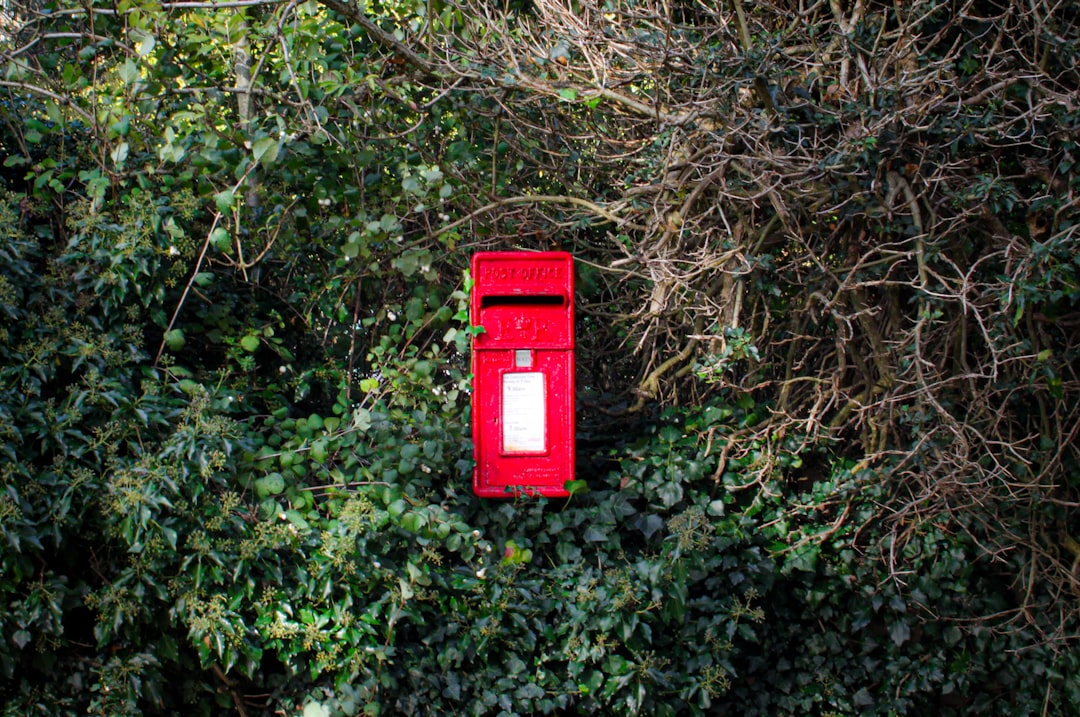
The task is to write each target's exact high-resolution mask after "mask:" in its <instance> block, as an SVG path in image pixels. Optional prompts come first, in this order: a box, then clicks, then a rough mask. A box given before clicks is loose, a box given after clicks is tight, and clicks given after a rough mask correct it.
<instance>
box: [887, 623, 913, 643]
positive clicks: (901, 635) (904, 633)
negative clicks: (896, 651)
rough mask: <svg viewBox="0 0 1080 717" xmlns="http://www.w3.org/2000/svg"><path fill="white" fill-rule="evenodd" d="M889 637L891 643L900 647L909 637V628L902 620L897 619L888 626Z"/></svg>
mask: <svg viewBox="0 0 1080 717" xmlns="http://www.w3.org/2000/svg"><path fill="white" fill-rule="evenodd" d="M889 637H890V638H892V641H893V644H895V645H896V646H897V647H900V646H901V645H903V644H904V643H905V642H907V641H908V638H910V637H911V628H909V627H908V624H907V623H906V622H904V621H903V620H897V621H896V622H894V623H893V624H892V625H890V626H889Z"/></svg>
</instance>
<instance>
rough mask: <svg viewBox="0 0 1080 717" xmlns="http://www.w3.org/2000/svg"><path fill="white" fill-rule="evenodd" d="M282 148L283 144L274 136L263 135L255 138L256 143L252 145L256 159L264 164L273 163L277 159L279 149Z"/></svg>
mask: <svg viewBox="0 0 1080 717" xmlns="http://www.w3.org/2000/svg"><path fill="white" fill-rule="evenodd" d="M280 149H281V145H280V144H279V143H278V141H277V140H276V139H274V138H273V137H263V138H261V139H257V140H255V143H254V144H252V146H251V151H252V153H253V154H254V155H255V161H256V162H261V163H262V164H264V165H266V164H273V162H274V160H275V159H277V156H278V151H279V150H280Z"/></svg>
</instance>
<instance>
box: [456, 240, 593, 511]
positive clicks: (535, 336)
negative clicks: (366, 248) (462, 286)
mask: <svg viewBox="0 0 1080 717" xmlns="http://www.w3.org/2000/svg"><path fill="white" fill-rule="evenodd" d="M472 277H473V287H472V302H471V306H470V309H471V311H470V320H471V322H472V324H473V325H474V326H482V327H483V328H484V331H483V332H481V333H479V334H477V335H476V337H475V338H474V340H473V346H472V371H473V393H472V427H473V452H474V457H475V459H476V470H475V472H474V474H473V491H474V492H475V493H476V494H477V495H478V496H481V497H485V498H496V497H512V496H514V495H517V494H519V493H525V494H529V495H541V496H549V497H558V496H565V495H568V493H567V491H566V488H565V487H564V486H565V484H566V482H567V481H569V480H573V479H574V261H573V258H572V257H571V256H570V254H567V253H566V252H543V253H530V252H480V253H477V254H475V255H474V256H473V259H472Z"/></svg>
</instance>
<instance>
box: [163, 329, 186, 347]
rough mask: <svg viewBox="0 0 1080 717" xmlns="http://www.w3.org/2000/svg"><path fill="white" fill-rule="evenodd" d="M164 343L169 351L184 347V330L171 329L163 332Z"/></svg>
mask: <svg viewBox="0 0 1080 717" xmlns="http://www.w3.org/2000/svg"><path fill="white" fill-rule="evenodd" d="M165 345H166V346H168V347H169V350H170V351H179V350H180V349H182V348H184V332H183V330H182V329H173V330H172V331H167V332H166V333H165Z"/></svg>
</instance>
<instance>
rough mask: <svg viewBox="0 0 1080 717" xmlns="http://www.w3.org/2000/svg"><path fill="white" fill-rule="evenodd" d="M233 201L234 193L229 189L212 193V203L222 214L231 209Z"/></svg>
mask: <svg viewBox="0 0 1080 717" xmlns="http://www.w3.org/2000/svg"><path fill="white" fill-rule="evenodd" d="M235 201H236V194H235V193H234V192H233V190H231V189H226V190H224V191H222V192H218V193H217V194H215V195H214V205H215V206H216V207H217V210H218V211H219V212H221V213H222V214H225V213H226V212H230V211H232V208H233V203H234V202H235Z"/></svg>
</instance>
